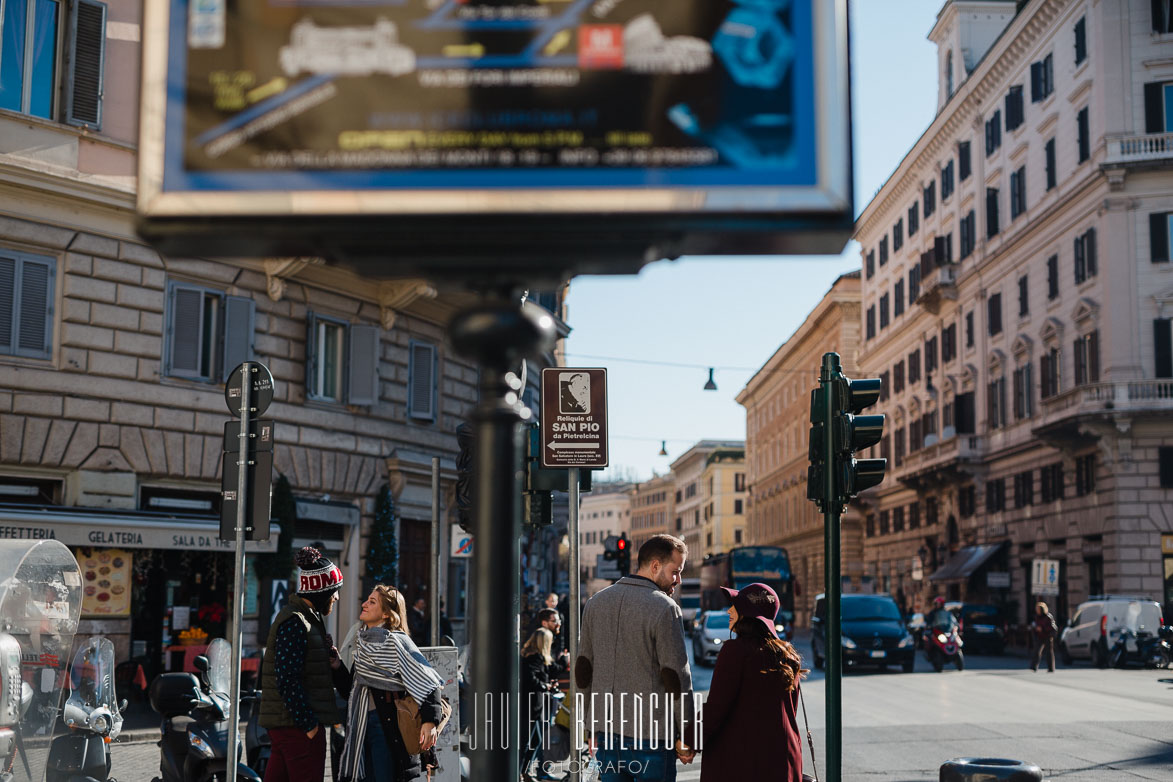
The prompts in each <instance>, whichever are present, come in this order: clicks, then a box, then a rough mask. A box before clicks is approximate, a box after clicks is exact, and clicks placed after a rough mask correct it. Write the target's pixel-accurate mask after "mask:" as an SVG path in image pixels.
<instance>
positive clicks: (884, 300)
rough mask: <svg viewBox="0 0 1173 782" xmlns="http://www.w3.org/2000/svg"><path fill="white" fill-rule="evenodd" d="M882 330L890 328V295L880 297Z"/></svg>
mask: <svg viewBox="0 0 1173 782" xmlns="http://www.w3.org/2000/svg"><path fill="white" fill-rule="evenodd" d="M880 328H882V329H886V328H888V294H886V293H885V294H884V295H883V296H881V297H880Z"/></svg>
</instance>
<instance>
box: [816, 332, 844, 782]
mask: <svg viewBox="0 0 1173 782" xmlns="http://www.w3.org/2000/svg"><path fill="white" fill-rule="evenodd" d="M838 375H839V355H838V354H837V353H826V354H824V355H823V366H822V372H821V373H820V374H819V382H820V384H821V388H820V390H819V393H821V394H822V395H823V414H824V416H825V418H824V420H823V433H822V434H823V453H824V455H825V457H824V458H825V460H826V466H825V467H824V469H823V498H824V503H823V545H824V556H823V560H824V561H823V571H824V572H823V580H824V582H825V586H824V588H823V592H824V594H825V595H826V597H825V598H824V599H825V601H826V606H827V621H826V624H825V625H824V631H825V637H826V639H827V656H826V669H825V673H826V699H827V700H826V710H827V711H826V724H827V748H826V754H827V779H828V780H829V782H839V779H840V778H841V777H842V765H843V719H842V717H843V690H842V683H843V646H842V638H841V636H842V633H843V630H842V626H841V624H840V621H839V611H840V591H841V586H840V581H839V547H840V541H839V512H840V509H841V508H842V505H841V504H840V501H839V498H838V497H837V496H836V491H835V476H836V471H837V469H838V467H839V456H838V454H836V453H835V434H834V431H833V428H832V427H833V424H834V420H833V419H834V417H835V404H834V402H835V399H834V389H835V379H836V378H837V377H838Z"/></svg>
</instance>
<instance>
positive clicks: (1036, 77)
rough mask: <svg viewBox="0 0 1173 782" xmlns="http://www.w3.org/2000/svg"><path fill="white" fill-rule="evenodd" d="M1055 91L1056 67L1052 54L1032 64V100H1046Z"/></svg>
mask: <svg viewBox="0 0 1173 782" xmlns="http://www.w3.org/2000/svg"><path fill="white" fill-rule="evenodd" d="M1054 91H1055V67H1054V62H1053V58H1052V56H1051V55H1049V54H1048V55H1047V56H1046V57H1044V58H1043V59H1041V60H1039V61H1038V62H1032V63H1031V64H1030V102H1031V103H1038V102H1039V101H1041V100H1045V99H1046V98H1047V96H1048V95H1050V94H1051V93H1052V92H1054Z"/></svg>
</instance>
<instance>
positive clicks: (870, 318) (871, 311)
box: [867, 304, 876, 339]
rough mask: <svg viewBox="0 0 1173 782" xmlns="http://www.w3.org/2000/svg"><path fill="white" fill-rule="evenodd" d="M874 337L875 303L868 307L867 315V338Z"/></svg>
mask: <svg viewBox="0 0 1173 782" xmlns="http://www.w3.org/2000/svg"><path fill="white" fill-rule="evenodd" d="M875 337H876V305H874V304H873V305H872V306H870V307H868V315H867V339H875Z"/></svg>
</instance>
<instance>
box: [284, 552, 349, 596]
mask: <svg viewBox="0 0 1173 782" xmlns="http://www.w3.org/2000/svg"><path fill="white" fill-rule="evenodd" d="M294 561H295V562H296V563H297V567H298V573H297V591H298V593H299V594H303V595H315V594H318V595H320V594H328V593H330V592H335V591H337V590H339V589H341V588H342V571H341V570H339V569H338V566H337V565H335V564H334V563H333V562H331V561H330V560H328V559H326V558H325V557H324V556H322V552H320V551H318V550H317V549H316V548H314V547H313V546H306V547H305V548H303V549H301V550H300V551H298V552H297V554H296V555H295V556H294Z"/></svg>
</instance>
